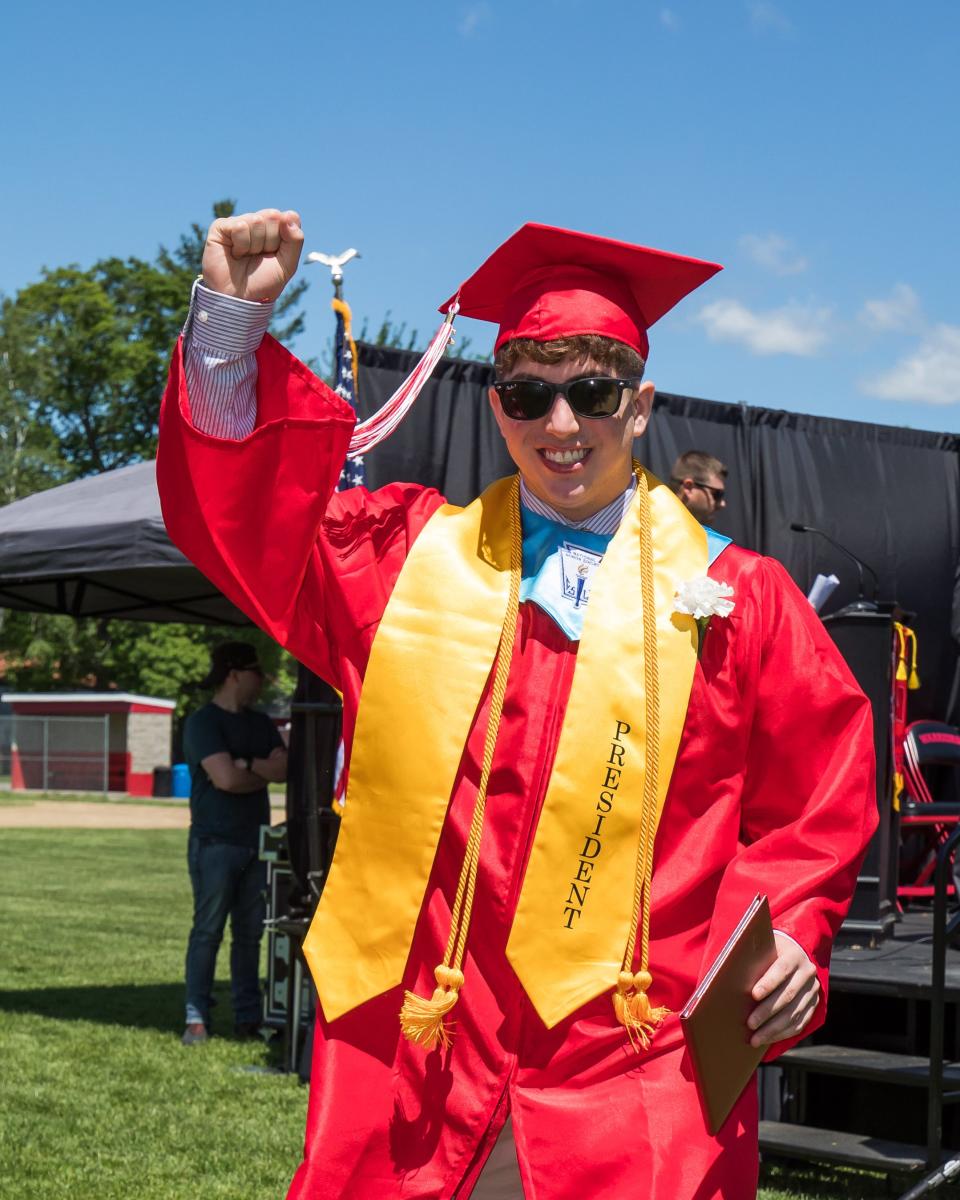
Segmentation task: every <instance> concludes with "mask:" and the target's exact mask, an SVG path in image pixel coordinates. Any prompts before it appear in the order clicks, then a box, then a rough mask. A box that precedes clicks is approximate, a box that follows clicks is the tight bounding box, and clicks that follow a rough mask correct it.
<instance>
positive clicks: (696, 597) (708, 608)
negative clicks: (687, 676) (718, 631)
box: [673, 575, 734, 658]
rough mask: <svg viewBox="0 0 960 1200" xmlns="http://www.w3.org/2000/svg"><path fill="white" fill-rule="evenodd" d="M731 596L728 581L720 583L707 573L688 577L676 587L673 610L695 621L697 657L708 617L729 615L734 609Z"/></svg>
mask: <svg viewBox="0 0 960 1200" xmlns="http://www.w3.org/2000/svg"><path fill="white" fill-rule="evenodd" d="M732 596H733V588H732V587H731V586H730V584H729V583H721V582H720V580H718V579H711V578H710V576H709V575H698V576H697V577H696V578H695V579H688V580H686V582H684V583H681V584H680V585H679V587H678V588H677V594H676V596H675V598H674V601H673V611H674V612H678V613H685V614H686V615H688V616H691V617H693V619H694V620H695V621H696V623H697V633H698V635H699V637H698V640H697V657H698V658H699V657H700V649H701V647H702V646H703V639H704V637H705V635H706V632H707V626H708V625H709V624H710V618H711V617H729V616H730V614H731V613H732V612H733V609H734V601H733V600H732V599H731V597H732Z"/></svg>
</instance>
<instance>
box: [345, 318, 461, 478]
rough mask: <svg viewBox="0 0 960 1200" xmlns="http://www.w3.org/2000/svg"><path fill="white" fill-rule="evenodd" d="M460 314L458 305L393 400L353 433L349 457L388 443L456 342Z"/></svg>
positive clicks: (445, 319)
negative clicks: (456, 323)
mask: <svg viewBox="0 0 960 1200" xmlns="http://www.w3.org/2000/svg"><path fill="white" fill-rule="evenodd" d="M458 311H459V305H458V304H456V303H455V304H453V305H452V306H451V307H450V309H449V311H448V312H447V315H446V317H445V318H444V321H443V324H442V325H441V326H440V328H439V329H438V330H437V332H436V333H435V334H434V336H433V341H432V342H431V343H430V345H429V346H428V347H427V349H426V353H425V354H424V356H423V358H421V359H420V361H419V362H418V363H417V365H416V366H415V367H414V368H413V370H412V371H411V372H410V374H409V375H408V376H407V378H406V379H405V380H404V381H403V383H401V384H400V386H399V387H398V388H397V390H396V391H395V392H394V393H393V395H392V396H391V397H390V399H389V400H388V401H387V402H386V404H384V405H383V407H382V408H380V409H378V410H377V411H376V412H375V413H374V414H373V416H372V417H368V418H367V419H366V420H365V421H361V422H360V423H359V424H358V425H357V427H356V428H355V429H354V431H353V437H352V438H351V439H350V448H349V450H348V451H347V456H348V457H350V458H355V457H357V456H358V455H362V454H366V453H367V452H368V451H370V450H372V449H373V448H374V446H379V444H380V443H381V442H383V441H385V440H386V439H387V438H388V437H389V436H390V434H391V433H393V431H394V430H395V429H396V428H397V426H398V425H399V424H400V422H401V421H402V420H403V418H404V417H405V416H406V415H407V413H408V412H409V411H410V409H411V407H412V406H413V402H414V400H416V398H417V397H418V396H419V395H420V392H421V391H422V390H423V385H424V384H425V383H426V382H427V380H428V379H429V378H430V376H431V375H432V374H433V369H434V367H435V366H436V365H437V363H438V362H439V361H440V359H441V358H443V353H444V351H445V350H446V348H447V346H448V345H449V344H450V342H451V340H452V338H453V318H454V317H455V316H456V315H457V312H458Z"/></svg>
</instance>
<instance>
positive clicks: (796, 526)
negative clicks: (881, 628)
mask: <svg viewBox="0 0 960 1200" xmlns="http://www.w3.org/2000/svg"><path fill="white" fill-rule="evenodd" d="M790 528H791V529H792V530H793V531H794V532H795V533H817V534H819V535H820V537H822V538H824V539H825V540H826V541H828V542H829V543H830V545H831V546H833V547H834V548H835V549H837V550H839V551H840V553H841V554H843V555H845V556H846V557H847V558H849V559H850V561H851V562H852V563H853V564H854V566H855V567H856V568H857V585H858V586H857V598H856V600H854V601H852V602H851V603H850V604H847V605H845V608H846V611H847V612H876V611H877V588H878V586H879V583H880V579H879V576H878V575H877V573H876V571H875V570H874V569H873V567H871V566H870V564H869V563H865V562H863V561H862V560H861V559H859V558H857V556H856V555H855V554H854V553H853V551H851V550H848V549H847V548H846V546H843V545H841V544H840V542H838V541H836V540H835V539H834V538H832V537H831V536H830V534H829V533H825V532H824V531H823V530H822V529H817V528H816V526H814V525H801V524H800V522H799V521H793V522H791V525H790ZM864 567H866V568H867V570H868V571H869V572H870V574H871V575H872V576H873V599H872V600H868V599H867V598H866V596H865V595H864V589H863V568H864Z"/></svg>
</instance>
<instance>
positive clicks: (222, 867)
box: [186, 834, 267, 1025]
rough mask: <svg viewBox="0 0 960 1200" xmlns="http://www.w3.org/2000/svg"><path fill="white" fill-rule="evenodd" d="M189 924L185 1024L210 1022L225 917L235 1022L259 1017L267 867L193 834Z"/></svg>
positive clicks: (253, 855) (239, 849)
mask: <svg viewBox="0 0 960 1200" xmlns="http://www.w3.org/2000/svg"><path fill="white" fill-rule="evenodd" d="M187 866H188V868H189V870H190V882H191V884H192V885H193V928H192V929H191V930H190V941H189V943H188V944H187V972H186V974H187V1024H193V1023H194V1022H198V1021H199V1022H202V1023H203V1024H204V1025H208V1024H209V1023H210V1003H211V1001H210V994H211V992H212V990H213V976H214V971H215V969H216V965H217V951H218V950H219V949H220V943H221V941H222V940H223V930H224V927H225V926H226V923H227V917H228V916H229V917H230V933H231V945H230V986H231V991H232V993H233V1019H234V1021H235V1022H237V1023H239V1022H241V1021H242V1022H246V1021H259V1020H260V1018H261V1016H262V1007H261V997H260V938H261V936H262V934H263V919H264V917H265V915H266V896H265V894H266V886H267V865H266V863H263V862H261V861H260V860H259V859H258V858H257V852H256V850H251V849H248V848H247V847H246V846H232V845H230V844H229V843H228V842H219V841H217V840H216V839H214V838H199V837H195V836H194V835H193V834H191V835H190V840H189V841H188V843H187Z"/></svg>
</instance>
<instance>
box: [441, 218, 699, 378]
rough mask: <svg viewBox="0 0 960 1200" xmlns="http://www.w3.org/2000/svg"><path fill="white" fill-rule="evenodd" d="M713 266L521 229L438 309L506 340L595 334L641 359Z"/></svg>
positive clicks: (569, 234)
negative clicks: (484, 324)
mask: <svg viewBox="0 0 960 1200" xmlns="http://www.w3.org/2000/svg"><path fill="white" fill-rule="evenodd" d="M722 269H723V268H722V267H720V266H719V265H718V264H717V263H710V262H703V261H702V260H700V259H698V258H686V257H685V256H684V255H682V254H668V253H667V252H666V251H664V250H650V249H648V248H647V247H646V246H632V245H630V243H629V242H617V241H614V240H613V239H612V238H603V237H594V236H593V235H592V234H589V233H575V232H574V231H573V230H572V229H555V228H554V227H553V226H551V225H537V224H534V223H533V222H528V223H527V224H526V225H523V226H521V228H520V229H518V230H517V232H516V233H515V234H513V236H512V237H509V238H507V240H506V241H505V242H504V243H503V245H502V246H500V247H498V248H497V249H496V250H494V252H493V253H492V254H491V255H490V257H489V258H488V259H487V261H486V262H485V263H484V264H483V266H481V267H480V268H479V270H477V271H475V272H474V273H473V274H472V275H471V276H470V278H469V279H467V280H466V281H465V282H464V283H463V284H461V286H460V289H459V292H458V293H456V294H455V295H453V296H451V297H450V299H449V300H448V301H447V302H446V303H445V304H443V305H441V306H440V311H441V312H446V311H447V310H448V309H449V308H450V306H451V304H453V302H454V301H455V300H459V304H460V312H461V313H462V315H463V316H465V317H475V318H476V319H477V320H479V321H494V322H496V323H497V324H498V325H499V326H500V332H499V333H498V335H497V342H496V346H495V350H499V349H500V347H501V346H502V345H503V344H504V342H508V341H510V340H511V339H512V338H532V339H533V340H534V341H537V342H548V341H551V340H552V339H554V338H560V337H573V336H575V335H577V334H582V333H596V334H600V335H601V336H602V337H608V338H613V339H614V340H615V341H618V342H623V343H624V344H625V345H627V346H632V347H633V349H634V350H636V351H637V352H638V353H639V354H640V355H642V357H643V358H644V359H645V358H646V357H647V354H648V352H649V348H650V347H649V343H648V341H647V330H648V329H649V328H650V326H651V325H652V324H653V323H654V321H659V319H660V318H661V317H662V316H663V314H664V313H666V312H669V311H670V309H671V308H673V306H674V305H675V304H677V303H678V302H679V301H680V300H682V299H683V297H684V296H686V295H687V294H688V293H689V292H692V291H693V290H694V288H698V287H699V286H700V284H701V283H706V281H707V280H708V279H710V278H711V276H713V275H715V274H716V273H717V271H720V270H722Z"/></svg>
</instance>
